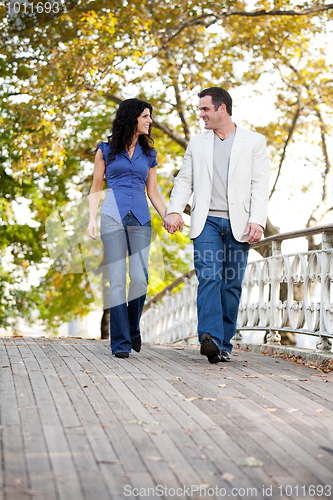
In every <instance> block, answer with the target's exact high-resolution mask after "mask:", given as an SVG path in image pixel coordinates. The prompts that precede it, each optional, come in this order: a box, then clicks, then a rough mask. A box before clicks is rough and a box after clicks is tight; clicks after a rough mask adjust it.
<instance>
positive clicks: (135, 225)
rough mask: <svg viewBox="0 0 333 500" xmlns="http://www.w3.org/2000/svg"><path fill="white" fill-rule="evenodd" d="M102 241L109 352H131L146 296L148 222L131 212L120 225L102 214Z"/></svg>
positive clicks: (138, 332)
mask: <svg viewBox="0 0 333 500" xmlns="http://www.w3.org/2000/svg"><path fill="white" fill-rule="evenodd" d="M101 239H102V242H103V245H104V249H105V253H106V255H107V259H108V267H109V280H110V330H111V350H112V352H113V353H119V352H131V348H132V342H131V340H132V339H134V338H136V337H138V336H139V335H140V318H141V314H142V309H143V305H144V302H145V298H146V293H147V285H148V258H149V247H150V239H151V223H150V221H149V222H147V223H146V224H144V225H141V224H140V222H139V221H138V220H137V219H136V217H135V216H134V215H133V214H132V213H131V212H129V213H128V214H127V215H126V216H125V217H124V218H123V220H122V221H121V222H120V223H118V222H116V221H115V220H114V219H113V218H112V217H109V216H108V215H106V214H102V215H101ZM127 255H128V273H129V288H128V295H127V294H126V274H127V262H126V256H127Z"/></svg>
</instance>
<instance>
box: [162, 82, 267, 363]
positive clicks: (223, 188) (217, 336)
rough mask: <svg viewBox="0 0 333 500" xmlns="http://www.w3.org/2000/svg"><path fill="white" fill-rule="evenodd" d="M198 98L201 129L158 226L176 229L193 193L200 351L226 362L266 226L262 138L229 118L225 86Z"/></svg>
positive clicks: (211, 90) (264, 163)
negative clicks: (249, 267)
mask: <svg viewBox="0 0 333 500" xmlns="http://www.w3.org/2000/svg"><path fill="white" fill-rule="evenodd" d="M198 95H199V98H200V103H199V109H200V118H202V119H203V120H204V122H205V128H206V132H204V133H202V134H199V135H196V136H195V137H193V138H192V139H191V140H190V142H189V145H188V147H187V150H186V152H185V156H184V160H183V164H182V168H181V170H180V171H179V174H178V175H177V177H176V179H175V185H174V188H173V190H172V193H171V199H170V205H169V208H168V210H167V216H166V217H165V219H164V222H163V224H164V227H165V228H166V229H167V231H169V232H170V233H174V232H175V231H176V230H177V228H179V229H180V230H182V226H183V220H182V215H181V214H182V213H183V211H184V208H185V206H186V204H187V202H188V200H189V198H190V196H191V195H192V193H193V204H192V209H191V229H190V237H191V239H193V244H194V266H195V272H196V276H197V278H198V281H199V285H198V296H197V310H198V336H199V341H200V343H201V348H200V352H201V354H203V355H206V356H207V358H208V361H209V362H210V363H217V362H219V361H230V353H231V351H232V344H231V339H232V337H233V336H234V334H235V332H236V322H237V315H238V308H239V301H240V296H241V285H242V280H243V276H244V272H245V268H246V263H247V257H248V251H249V246H250V245H249V244H250V243H254V242H257V241H259V240H260V238H261V236H262V233H263V229H264V227H265V223H266V217H267V205H268V184H269V161H268V156H267V150H266V140H265V138H264V137H263V136H262V135H260V134H257V133H255V132H251V131H248V130H245V129H243V128H241V127H238V126H237V125H236V124H235V123H233V121H232V118H231V115H232V99H231V97H230V95H229V93H228V92H227V91H226V90H225V89H223V88H221V87H211V88H208V89H205V90H203V91H201V92H200V93H199V94H198Z"/></svg>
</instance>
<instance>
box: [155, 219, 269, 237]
mask: <svg viewBox="0 0 333 500" xmlns="http://www.w3.org/2000/svg"><path fill="white" fill-rule="evenodd" d="M162 225H163V227H164V228H165V229H166V230H167V231H168V233H170V234H174V233H175V232H176V231H177V229H179V231H180V232H182V230H183V218H182V216H181V215H180V214H177V213H170V214H168V215H166V216H165V218H164V220H163V224H162ZM262 233H263V227H261V226H260V225H259V224H256V223H255V222H250V223H249V224H248V225H247V228H246V230H245V233H244V236H247V235H248V239H247V242H248V243H250V244H251V243H257V242H258V241H260V239H261V237H262Z"/></svg>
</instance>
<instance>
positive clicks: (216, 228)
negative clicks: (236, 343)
mask: <svg viewBox="0 0 333 500" xmlns="http://www.w3.org/2000/svg"><path fill="white" fill-rule="evenodd" d="M193 244H194V266H195V272H196V276H197V278H198V280H199V285H198V296H197V309H198V335H199V341H200V340H201V337H202V335H203V334H204V333H209V334H210V336H211V337H212V339H213V340H214V341H215V342H216V344H217V345H218V347H219V349H220V350H222V349H224V350H227V351H229V352H231V350H232V344H231V342H230V341H231V339H232V337H233V336H234V335H235V333H236V325H237V315H238V308H239V301H240V296H241V291H242V281H243V277H244V272H245V268H246V264H247V257H248V253H249V247H250V245H249V244H248V243H246V242H245V243H241V242H239V241H237V240H236V239H235V238H234V236H233V234H232V231H231V226H230V221H229V220H228V219H222V218H220V217H211V216H208V217H207V220H206V223H205V226H204V228H203V230H202V233H201V234H200V235H199V236H198V237H197V238H195V239H194V240H193Z"/></svg>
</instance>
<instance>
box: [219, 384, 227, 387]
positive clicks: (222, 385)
mask: <svg viewBox="0 0 333 500" xmlns="http://www.w3.org/2000/svg"><path fill="white" fill-rule="evenodd" d="M226 386H227V384H219V385H218V386H217V387H226Z"/></svg>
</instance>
